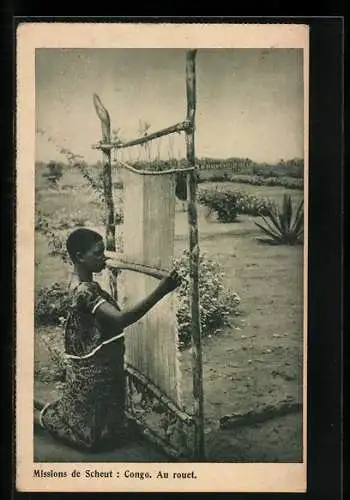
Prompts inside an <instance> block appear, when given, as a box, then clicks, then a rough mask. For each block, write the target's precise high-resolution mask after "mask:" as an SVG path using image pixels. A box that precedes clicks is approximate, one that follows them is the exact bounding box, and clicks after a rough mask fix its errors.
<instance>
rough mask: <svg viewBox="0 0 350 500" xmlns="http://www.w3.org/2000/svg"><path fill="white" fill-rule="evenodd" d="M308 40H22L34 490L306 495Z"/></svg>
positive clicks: (251, 30)
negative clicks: (289, 493)
mask: <svg viewBox="0 0 350 500" xmlns="http://www.w3.org/2000/svg"><path fill="white" fill-rule="evenodd" d="M308 37H309V35H308V28H307V27H306V26H304V25H300V24H299V25H293V24H283V23H278V24H277V23H276V24H245V25H243V24H225V23H222V24H210V23H208V24H200V23H199V24H170V23H169V24H167V23H166V22H164V23H159V24H147V23H135V24H132V23H113V22H111V23H103V22H102V23H79V22H77V23H64V22H62V23H61V22H54V23H49V22H38V23H35V22H28V23H27V22H24V23H22V24H20V25H19V26H18V29H17V68H16V69H17V111H16V122H17V167H16V168H17V244H16V246H17V262H16V274H17V298H16V302H17V333H16V350H17V355H16V366H17V368H16V433H17V443H16V447H17V448H16V488H17V489H18V490H19V491H31V492H36V491H38V492H41V491H46V492H109V491H113V492H119V491H120V492H129V491H130V492H132V491H141V492H142V491H143V492H175V491H180V492H304V491H306V465H307V450H306V435H307V426H306V424H307V418H306V416H307V407H306V388H307V379H306V374H307V371H306V367H307V358H306V352H307V350H306V348H307V264H308V263H307V255H308V254H307V230H308V216H307V214H308V211H307V207H308V97H309V94H308V92H309V87H308V75H309V45H308V43H309V42H308V40H309V38H308Z"/></svg>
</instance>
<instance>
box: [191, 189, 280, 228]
mask: <svg viewBox="0 0 350 500" xmlns="http://www.w3.org/2000/svg"><path fill="white" fill-rule="evenodd" d="M198 202H199V203H201V204H202V205H205V206H206V207H208V208H209V211H210V212H215V213H216V215H217V218H218V220H219V221H220V222H234V221H235V220H236V218H237V216H238V215H239V214H245V215H252V216H254V217H255V216H259V215H266V214H268V213H269V211H270V210H271V208H272V207H273V206H274V203H273V202H272V201H270V200H268V199H266V198H259V197H258V196H254V195H250V194H247V193H245V192H243V191H238V190H233V189H229V190H225V191H219V190H217V189H203V190H200V191H199V193H198Z"/></svg>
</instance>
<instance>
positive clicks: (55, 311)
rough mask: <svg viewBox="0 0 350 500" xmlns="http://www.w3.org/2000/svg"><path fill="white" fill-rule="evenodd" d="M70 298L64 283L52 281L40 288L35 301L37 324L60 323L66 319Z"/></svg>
mask: <svg viewBox="0 0 350 500" xmlns="http://www.w3.org/2000/svg"><path fill="white" fill-rule="evenodd" d="M69 305H70V300H69V297H68V288H67V284H66V283H59V282H56V283H53V285H51V286H47V287H45V288H42V289H41V290H40V291H39V293H38V296H37V299H36V301H35V322H36V324H37V325H62V324H63V323H64V321H65V320H66V317H67V314H68V308H69Z"/></svg>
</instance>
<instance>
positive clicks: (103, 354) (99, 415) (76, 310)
mask: <svg viewBox="0 0 350 500" xmlns="http://www.w3.org/2000/svg"><path fill="white" fill-rule="evenodd" d="M67 250H68V253H69V256H70V258H71V260H72V262H73V264H74V275H73V276H74V279H73V280H72V283H71V285H70V289H69V291H68V293H69V296H70V310H69V314H68V320H67V324H66V331H65V354H66V359H67V371H66V384H65V388H64V391H63V395H62V397H61V398H60V399H59V400H57V401H54V402H52V403H48V404H47V405H46V406H45V407H44V408H43V409H42V411H41V415H40V420H41V424H42V426H43V427H44V428H46V429H47V430H49V431H50V433H51V434H52V435H53V436H55V437H56V438H58V439H60V440H63V441H64V442H66V443H67V444H69V445H71V446H73V447H78V448H81V449H85V450H91V451H98V450H102V449H106V448H107V447H108V448H113V447H116V446H118V444H120V443H121V442H122V441H123V437H124V436H125V429H126V424H125V417H124V406H125V375H124V351H125V346H124V333H123V330H124V328H126V327H127V326H129V325H131V324H133V323H135V322H136V321H138V320H139V319H140V318H142V316H144V315H145V314H146V313H147V312H148V311H149V310H150V309H151V308H152V307H153V306H154V305H156V304H157V302H159V301H160V300H161V299H162V298H163V297H164V296H165V295H167V294H168V293H170V292H171V291H173V290H174V289H175V288H176V287H177V286H178V285H179V284H180V279H179V277H178V275H177V273H176V272H175V271H173V272H172V273H170V275H169V276H168V277H167V278H164V279H163V280H161V281H160V283H159V285H158V287H157V288H156V289H155V290H154V291H153V292H152V293H151V294H150V295H149V296H148V297H146V298H145V299H144V300H143V301H141V302H139V303H138V304H136V305H135V306H134V307H131V308H128V309H125V310H123V311H121V310H120V308H119V306H118V304H117V303H116V302H115V301H114V300H113V298H112V297H111V296H110V295H109V294H108V293H107V292H105V291H104V290H102V288H101V287H100V286H99V284H98V283H97V282H95V281H93V273H99V272H101V271H102V270H103V269H104V267H105V263H106V257H105V254H104V250H105V249H104V243H103V239H102V237H101V236H100V235H99V234H98V233H96V232H95V231H91V230H89V229H86V228H82V229H77V230H75V231H74V232H73V233H71V234H70V236H69V237H68V239H67Z"/></svg>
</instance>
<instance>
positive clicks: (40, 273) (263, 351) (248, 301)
mask: <svg viewBox="0 0 350 500" xmlns="http://www.w3.org/2000/svg"><path fill="white" fill-rule="evenodd" d="M62 182H63V184H64V183H65V182H66V180H65V177H63V180H62ZM75 182H77V179H75ZM81 184H83V183H81ZM215 185H216V184H211V183H205V184H201V189H202V188H210V187H214V186H215ZM218 187H219V189H227V188H229V189H232V188H233V189H238V190H244V191H246V192H248V193H251V194H254V195H257V196H264V197H267V198H270V199H272V200H273V201H276V202H278V203H280V202H281V201H282V199H283V194H284V193H290V194H291V195H292V198H293V200H295V199H298V198H300V196H302V193H299V192H298V191H296V190H287V189H283V188H280V187H261V186H251V185H247V184H242V185H239V184H234V185H233V184H232V183H220V184H218ZM83 188H84V186H83ZM84 189H85V188H84ZM83 193H85V194H84V195H83V196H79V197H77V196H76V192H74V191H72V190H69V189H67V190H66V189H64V190H63V191H62V192H57V193H55V192H48V191H47V190H46V188H45V187H44V186H41V187H40V186H38V195H39V196H38V199H39V202H40V209H41V210H42V211H44V212H45V213H46V214H47V215H48V216H54V214H55V212H57V211H58V210H61V209H62V208H66V209H67V211H68V210H69V211H71V213H73V211H75V210H77V209H78V208H79V209H80V210H82V211H84V212H85V211H86V212H87V213H88V214H90V220H91V222H92V223H93V224H96V225H98V224H99V215H98V214H99V210H100V212H101V209H99V208H98V207H97V205H95V204H94V202H93V197H91V196H90V197H89V196H87V194H86V192H85V191H83ZM205 213H206V210H205V209H204V208H203V207H199V230H200V248H201V251H204V252H207V253H208V255H209V256H210V257H211V258H214V259H216V260H217V261H218V262H219V263H220V264H221V265H222V266H223V268H224V270H225V273H226V278H225V279H226V285H227V287H229V288H231V290H232V291H235V292H237V293H238V295H239V296H240V297H241V299H242V305H241V315H240V317H239V318H238V320H236V322H235V326H232V327H229V328H226V329H225V330H224V331H223V332H222V334H221V335H220V336H216V337H211V338H207V339H206V340H205V341H204V342H203V369H204V394H205V414H206V430H207V432H208V434H207V439H208V440H209V441H210V443H209V441H208V443H209V445H210V447H211V450H212V454H213V456H216V457H217V460H220V456H221V458H222V457H223V454H224V455H225V461H232V460H233V455H234V457H236V458H237V457H241V459H242V461H244V460H246V461H256V460H261V461H300V460H301V431H300V428H301V427H300V426H301V420H300V419H301V417H300V415H299V416H297V417H292V416H290V417H288V418H287V417H286V418H284V419H277V420H276V422H275V424H274V423H273V422H272V423H271V422H270V423H269V424H266V425H265V426H264V425H260V426H255V427H252V428H251V429H250V430H249V429H244V430H235V431H232V432H230V431H225V433H224V434H222V433H221V434H220V433H219V434H218V431H217V428H218V421H219V419H220V418H221V417H223V416H225V415H230V414H232V413H234V412H244V411H249V410H254V409H259V408H260V407H261V406H264V405H265V404H278V402H280V401H282V400H283V399H285V397H286V396H290V397H291V398H293V399H294V400H296V401H301V400H302V359H303V356H302V352H303V348H302V311H303V307H302V305H303V304H302V302H303V300H302V290H303V249H302V247H288V246H271V247H270V246H262V245H260V244H259V243H258V241H257V237H258V236H260V235H261V233H260V231H259V230H258V228H257V227H256V226H255V224H254V220H255V218H253V217H249V216H240V217H239V222H238V223H232V224H220V223H218V222H216V221H214V220H207V219H206V217H205ZM175 233H176V238H175V251H176V254H177V255H179V254H180V253H181V251H182V250H183V248H185V247H186V246H187V235H188V227H187V214H186V213H183V212H182V211H181V209H179V210H178V211H177V213H176V222H175ZM47 252H48V248H47V242H46V240H45V237H44V236H43V235H41V234H37V237H36V262H37V266H36V290H37V291H38V290H39V288H40V287H42V286H46V285H50V284H51V283H52V282H53V281H61V280H64V279H66V278H67V271H68V266H65V265H64V264H63V263H62V262H61V260H60V259H59V258H57V257H50V256H48V255H47ZM237 321H238V322H237ZM50 333H51V334H52V333H53V334H56V335H58V336H59V337H60V338H62V335H63V332H62V330H60V329H56V330H55V331H54V332H50ZM43 335H45V329H44V328H39V329H38V330H37V331H36V335H35V363H36V373H37V374H38V376H39V377H40V374H45V367H46V368H47V366H48V365H49V363H50V359H49V356H48V353H47V351H46V349H45V346H44V345H43V343H42V341H41V340H40V338H41V337H42V336H43ZM180 363H181V371H182V381H181V386H182V396H183V402H184V405H185V406H186V407H187V408H188V409H190V410H191V401H192V398H191V390H190V388H191V378H192V375H191V353H190V352H189V351H185V352H184V353H182V354H181V358H180ZM44 378H45V376H44ZM209 431H212V432H214V434H210V432H209ZM209 435H213V436H214V435H215V436H216V437H215V439H214V438H209ZM272 435H273V436H275V437H274V440H272ZM223 436H225V437H224V438H223ZM276 436H277V437H278V439H277V438H276ZM229 442H231V444H232V446H231V451H230V450H228V448H227V446H228V443H229ZM224 443H226V444H225V446H223V444H224ZM220 448H222V449H223V450H224V451H223V452H222V453H221V452H220ZM232 450H234V451H232ZM220 453H221V455H220ZM230 453H231V456H229V455H230ZM232 454H233V455H232Z"/></svg>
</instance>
